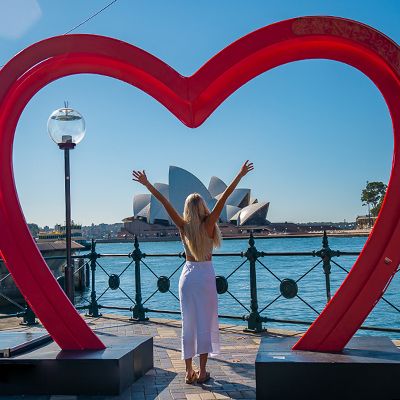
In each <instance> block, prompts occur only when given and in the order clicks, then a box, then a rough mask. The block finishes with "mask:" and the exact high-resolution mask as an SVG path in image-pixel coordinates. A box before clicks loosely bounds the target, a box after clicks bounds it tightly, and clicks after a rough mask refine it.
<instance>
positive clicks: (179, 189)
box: [169, 166, 214, 215]
mask: <svg viewBox="0 0 400 400" xmlns="http://www.w3.org/2000/svg"><path fill="white" fill-rule="evenodd" d="M192 193H199V194H200V195H201V196H202V197H203V199H204V201H205V202H206V204H207V205H208V206H209V207H210V205H211V204H212V203H214V199H213V198H212V196H211V194H210V192H209V191H208V190H207V188H206V187H205V186H204V185H203V183H202V182H201V181H200V180H199V179H198V178H197V177H196V176H194V175H193V174H191V173H190V172H189V171H186V170H185V169H183V168H179V167H175V166H170V167H169V194H170V198H169V201H170V202H171V204H172V205H173V206H174V208H175V209H176V210H177V211H178V213H179V214H181V215H182V213H183V206H184V205H185V200H186V198H187V196H189V194H192ZM211 208H212V207H211Z"/></svg>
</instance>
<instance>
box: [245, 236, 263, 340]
mask: <svg viewBox="0 0 400 400" xmlns="http://www.w3.org/2000/svg"><path fill="white" fill-rule="evenodd" d="M254 244H255V242H254V237H253V234H252V233H250V238H249V248H248V249H247V251H246V253H245V254H244V256H245V257H247V259H248V260H249V263H250V297H251V301H250V309H251V312H250V314H249V315H247V316H245V319H246V320H247V329H245V331H247V332H253V333H257V332H261V331H263V328H262V321H263V318H261V317H260V314H259V313H258V301H257V274H256V261H257V258H258V257H259V256H260V253H259V252H258V251H257V249H256V247H255V246H254Z"/></svg>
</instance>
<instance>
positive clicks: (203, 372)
mask: <svg viewBox="0 0 400 400" xmlns="http://www.w3.org/2000/svg"><path fill="white" fill-rule="evenodd" d="M207 358H208V353H204V354H200V371H199V379H200V380H201V379H203V378H205V376H206V364H207Z"/></svg>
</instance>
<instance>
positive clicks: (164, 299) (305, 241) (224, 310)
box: [77, 237, 400, 337]
mask: <svg viewBox="0 0 400 400" xmlns="http://www.w3.org/2000/svg"><path fill="white" fill-rule="evenodd" d="M366 239H367V238H365V237H332V238H329V246H330V248H331V249H332V250H340V251H356V252H357V251H361V249H362V247H363V246H364V244H365V241H366ZM255 246H256V248H257V250H259V251H264V252H268V253H271V252H312V251H314V250H315V251H317V250H319V249H321V247H322V237H310V238H282V239H256V241H255ZM247 248H248V240H245V239H238V240H225V241H223V245H222V247H221V248H220V249H218V250H217V251H216V253H240V252H242V251H243V252H244V251H246V249H247ZM140 249H141V251H142V252H143V253H146V254H148V256H147V257H145V258H144V259H143V261H144V263H145V264H146V265H147V266H146V265H145V264H143V263H142V266H141V281H142V298H143V302H144V306H145V307H148V308H151V309H158V310H160V309H161V310H174V311H179V302H178V300H177V298H176V297H178V280H179V275H180V271H181V268H179V269H178V267H179V265H181V264H182V263H183V262H184V260H183V259H182V258H179V257H151V255H152V254H159V253H163V254H178V253H179V252H182V251H183V249H182V245H181V243H180V242H144V243H140ZM132 250H133V244H132V243H108V244H106V243H101V244H97V247H96V251H97V252H98V253H100V254H104V253H107V254H115V253H118V254H128V253H130V252H132ZM320 260H321V259H320V258H319V257H313V256H302V257H299V256H290V257H279V256H273V257H270V256H269V257H262V258H260V261H261V262H262V264H264V266H263V265H261V264H260V263H257V289H258V309H259V311H261V310H262V309H263V308H264V307H266V306H267V305H268V304H270V303H271V302H272V301H273V300H274V299H276V297H278V296H279V294H280V290H279V285H280V282H279V280H278V279H277V278H276V277H274V275H276V276H277V277H279V278H280V279H284V278H291V279H293V280H297V279H299V278H300V277H301V276H303V275H304V274H306V272H307V271H309V270H310V269H311V268H312V267H313V266H315V264H317V263H318V262H319V261H320ZM332 260H333V261H334V262H336V263H337V264H339V265H340V266H341V267H343V268H344V269H346V270H350V269H351V267H352V265H353V264H354V261H355V260H356V257H355V256H340V257H334V258H333V259H332ZM131 261H132V259H130V258H128V257H126V259H125V258H108V257H107V258H100V259H98V262H99V264H100V266H101V267H100V266H98V267H97V271H96V292H97V297H99V296H101V295H102V294H103V292H105V293H104V294H103V295H102V296H101V298H100V299H99V300H98V303H99V304H101V305H106V306H118V307H121V306H122V307H130V306H133V305H134V304H133V302H132V300H133V299H134V298H135V297H134V296H135V293H134V288H135V280H134V276H135V275H134V265H133V264H132V265H131V266H130V267H128V268H127V266H128V264H129V263H130V262H131ZM243 261H245V258H244V257H240V256H227V257H214V258H213V262H214V268H215V272H216V275H222V276H225V277H227V276H228V275H229V274H231V273H232V272H233V271H234V270H235V268H237V267H238V266H239V265H240V264H241V263H242V262H243ZM102 268H103V269H104V270H105V271H107V273H108V274H118V275H119V274H121V273H122V272H123V271H124V270H125V269H126V270H125V272H123V274H122V275H121V277H120V279H121V285H120V288H121V289H122V290H120V289H117V290H111V289H108V290H107V288H108V275H107V274H106V273H105V272H104V271H102ZM267 268H268V269H267ZM150 269H151V270H152V271H153V272H151V271H150ZM175 270H177V271H176V272H175V274H174V275H173V276H172V277H171V280H170V282H171V286H170V290H171V292H172V293H174V294H175V296H176V297H174V295H173V294H171V293H169V292H167V293H160V292H156V290H157V277H156V276H155V275H157V276H170V275H171V274H172V273H173V272H174V271H175ZM268 270H269V271H268ZM271 272H272V273H271ZM345 276H346V272H345V271H343V270H342V269H341V268H340V267H339V266H337V265H335V264H334V263H332V270H331V275H330V278H331V291H332V295H333V294H334V293H335V291H336V290H337V288H338V287H339V286H340V284H341V283H342V281H343V279H344V278H345ZM228 283H229V292H231V293H232V294H233V295H234V296H235V297H236V298H237V299H238V300H239V301H240V302H241V303H242V304H243V306H245V307H247V308H248V309H250V284H249V263H248V262H245V263H244V264H243V265H242V266H241V267H240V268H239V269H238V270H237V271H236V272H235V273H234V274H233V275H232V276H230V277H229V279H228ZM298 288H299V291H298V295H299V297H300V298H301V299H300V298H298V297H295V298H293V299H285V298H283V297H280V298H278V299H277V300H276V301H275V302H273V304H271V305H270V306H269V307H267V308H266V309H265V310H264V311H262V313H261V315H262V316H266V317H269V318H274V319H285V320H305V321H313V320H314V319H315V318H316V316H317V312H320V311H321V310H322V309H323V308H324V306H325V304H326V290H325V275H324V271H323V267H322V263H320V264H319V265H318V266H316V267H315V268H314V269H313V270H311V272H309V273H308V274H307V275H306V276H305V277H304V278H302V279H301V280H300V281H299V282H298ZM399 289H400V282H399V278H398V276H397V275H396V276H395V277H394V279H393V281H392V282H391V284H390V286H389V288H388V290H387V291H386V293H385V296H384V297H385V299H387V300H388V301H389V302H391V303H392V304H393V305H395V306H396V307H398V308H400V298H399V295H398V293H399ZM154 292H156V293H155V294H154V295H153V296H152V297H151V298H150V299H148V298H149V297H150V296H151V295H152V294H153V293H154ZM127 296H129V297H130V298H128V297H127ZM89 297H90V292H86V293H84V295H83V296H82V297H80V298H79V299H77V300H78V302H79V303H80V304H85V303H86V304H87V301H85V299H89ZM147 299H148V300H147ZM302 300H304V301H302ZM306 303H308V304H309V305H310V306H311V307H312V308H310V307H309V306H308V305H307V304H306ZM243 306H242V305H241V304H239V303H238V302H237V301H236V300H235V299H234V298H233V297H232V296H231V295H230V294H229V293H224V294H222V295H219V313H220V314H222V315H226V314H228V315H236V316H243V315H246V314H248V311H247V310H246V309H245V308H244V307H243ZM103 312H107V313H108V312H112V311H111V310H108V309H107V310H103ZM115 312H116V313H121V312H122V313H124V311H120V310H117V311H115ZM125 313H126V315H130V312H129V311H125ZM148 316H149V317H150V318H151V317H152V316H154V317H160V316H161V317H162V316H166V315H163V314H159V313H149V314H148ZM168 317H169V318H171V315H168ZM172 318H179V315H176V316H175V317H174V316H172ZM222 321H223V322H229V320H225V319H224V320H221V322H222ZM231 322H232V323H234V324H243V325H245V324H246V322H245V321H241V320H231ZM364 325H367V326H380V327H387V328H400V312H399V311H397V310H396V309H395V308H394V307H392V306H391V305H389V304H387V303H386V302H385V301H382V300H381V301H380V302H379V303H378V304H377V306H376V307H375V309H374V310H373V312H372V313H371V314H370V316H369V317H368V319H367V320H366V321H365V323H364ZM271 326H272V327H274V328H278V327H279V328H285V329H292V330H304V329H305V328H306V326H304V325H293V324H285V323H279V324H277V323H273V324H272V325H271ZM365 333H368V334H370V333H371V332H368V331H359V334H365ZM374 334H377V335H379V334H384V335H388V333H379V332H376V333H374ZM389 336H392V337H398V336H399V334H398V333H391V334H389Z"/></svg>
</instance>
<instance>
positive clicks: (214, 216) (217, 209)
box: [206, 160, 254, 229]
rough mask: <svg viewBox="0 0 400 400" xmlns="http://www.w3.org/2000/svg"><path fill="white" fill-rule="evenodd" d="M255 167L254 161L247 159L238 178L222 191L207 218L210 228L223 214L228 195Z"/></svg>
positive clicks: (207, 224)
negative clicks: (250, 161)
mask: <svg viewBox="0 0 400 400" xmlns="http://www.w3.org/2000/svg"><path fill="white" fill-rule="evenodd" d="M252 169H254V167H253V163H249V160H247V161H246V162H245V163H244V164H243V165H242V168H241V169H240V171H239V173H238V174H237V176H236V178H235V179H234V180H233V181H232V182H231V184H230V185H229V186H228V187H227V188H226V189H225V191H224V193H222V196H221V197H220V198H219V200H218V201H217V203H216V204H215V206H214V208H213V210H212V211H211V214H210V215H209V217H208V218H207V221H206V226H207V228H208V229H211V228H212V227H213V226H214V224H215V223H216V222H217V221H218V219H219V216H220V215H221V212H222V209H223V208H224V205H225V202H226V200H227V199H228V197H229V196H230V195H231V194H232V192H233V191H234V189H235V188H236V186H237V185H238V183H239V182H240V180H241V179H242V178H243V177H244V176H245V175H246V174H247V173H248V172H250V171H251V170H252Z"/></svg>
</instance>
